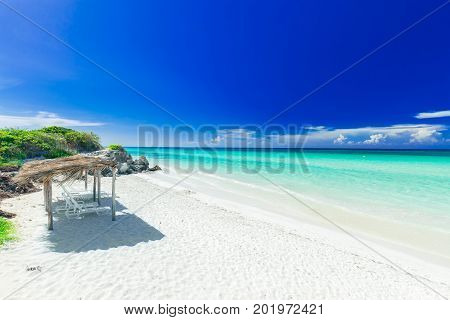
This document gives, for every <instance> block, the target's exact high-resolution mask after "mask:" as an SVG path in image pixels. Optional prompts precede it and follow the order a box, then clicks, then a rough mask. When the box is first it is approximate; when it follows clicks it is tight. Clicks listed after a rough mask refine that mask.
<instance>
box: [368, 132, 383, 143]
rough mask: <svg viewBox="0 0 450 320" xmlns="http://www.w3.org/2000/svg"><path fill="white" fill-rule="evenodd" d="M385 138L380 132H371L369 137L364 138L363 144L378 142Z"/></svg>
mask: <svg viewBox="0 0 450 320" xmlns="http://www.w3.org/2000/svg"><path fill="white" fill-rule="evenodd" d="M385 139H386V136H385V135H383V134H381V133H376V134H372V135H371V136H370V139H367V140H364V141H363V143H364V144H378V143H380V142H382V141H384V140H385Z"/></svg>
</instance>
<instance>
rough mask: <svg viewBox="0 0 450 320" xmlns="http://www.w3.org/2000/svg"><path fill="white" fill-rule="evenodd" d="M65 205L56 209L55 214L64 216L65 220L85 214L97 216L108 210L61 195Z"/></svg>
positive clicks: (68, 195) (67, 195) (95, 204)
mask: <svg viewBox="0 0 450 320" xmlns="http://www.w3.org/2000/svg"><path fill="white" fill-rule="evenodd" d="M62 195H63V198H64V201H65V204H64V205H63V206H60V207H59V208H57V209H56V212H57V213H62V214H64V215H65V216H66V217H67V218H74V217H75V218H80V217H81V216H82V215H83V214H85V213H92V212H95V213H97V214H99V213H100V212H101V211H106V210H110V209H111V208H110V207H99V206H98V204H97V203H95V202H85V201H83V200H79V199H75V198H74V197H72V195H71V194H68V193H66V192H63V193H62Z"/></svg>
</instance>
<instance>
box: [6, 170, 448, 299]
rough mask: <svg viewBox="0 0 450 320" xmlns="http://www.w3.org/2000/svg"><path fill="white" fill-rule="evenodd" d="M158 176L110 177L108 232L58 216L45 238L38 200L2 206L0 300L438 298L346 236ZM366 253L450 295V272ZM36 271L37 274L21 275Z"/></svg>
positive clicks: (96, 220)
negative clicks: (12, 231)
mask: <svg viewBox="0 0 450 320" xmlns="http://www.w3.org/2000/svg"><path fill="white" fill-rule="evenodd" d="M164 174H165V173H163V172H161V171H160V172H156V173H151V174H147V173H146V174H139V175H129V176H120V177H119V178H118V181H117V192H118V201H119V204H120V205H119V208H120V210H119V212H118V215H117V218H118V219H117V221H116V223H112V222H111V216H110V214H108V213H106V214H105V215H101V216H96V215H89V216H86V217H85V218H83V219H75V220H68V219H66V218H65V217H64V216H61V217H59V216H58V217H56V219H55V230H54V231H52V232H48V231H47V230H46V216H45V212H44V210H43V206H42V193H41V192H37V193H33V194H29V195H22V196H19V197H18V198H13V199H7V200H5V201H4V202H2V208H5V209H7V210H10V211H13V212H15V213H18V216H17V218H15V222H16V223H17V226H18V232H19V237H20V240H19V241H17V242H13V243H10V245H8V246H7V247H6V248H2V249H0V256H1V257H2V261H4V266H3V268H2V269H0V281H1V282H2V284H3V285H2V288H0V296H2V297H5V296H7V298H8V299H52V298H53V299H305V298H309V299H320V298H322V299H437V298H439V296H438V295H437V294H436V293H434V292H433V291H431V290H430V289H429V288H427V287H424V286H423V285H422V284H420V283H419V282H417V281H416V280H415V279H414V278H412V277H411V276H409V275H408V274H405V273H404V272H403V271H401V270H398V269H396V268H395V267H393V266H391V265H390V264H389V263H387V262H386V261H385V260H383V259H382V258H380V257H379V256H377V255H376V254H374V253H373V252H370V251H368V250H367V248H364V247H362V246H361V245H360V244H358V243H357V242H355V241H354V240H353V239H349V238H348V236H347V235H344V234H339V233H337V232H332V231H331V230H328V229H325V228H323V227H320V226H315V225H312V224H307V223H304V224H300V223H299V224H297V225H291V223H292V220H289V219H287V218H286V219H284V218H282V217H278V216H276V215H275V217H276V218H277V219H276V220H275V221H274V220H273V219H274V216H268V217H265V216H262V215H261V214H260V213H259V212H251V211H250V210H246V209H245V208H242V207H241V209H240V210H236V209H235V208H232V207H230V206H226V205H221V204H219V203H213V201H211V199H210V201H209V202H208V199H206V198H204V199H198V197H200V198H201V197H202V196H201V194H200V193H198V192H196V191H193V190H189V188H188V185H187V184H185V183H184V182H183V183H181V184H180V185H178V186H176V187H174V188H173V189H170V190H169V191H167V187H162V186H161V185H158V182H159V183H164V182H163V179H162V175H164ZM103 180H104V181H103V182H102V183H103V186H104V190H108V189H107V188H108V187H109V184H110V179H109V178H104V179H103ZM149 180H155V181H149ZM186 182H187V180H186ZM80 186H81V185H80ZM57 192H58V190H57V188H55V194H57ZM152 199H153V200H152ZM105 204H107V199H105ZM105 230H106V232H105ZM102 232H103V233H102ZM99 234H100V235H99ZM93 238H94V240H93V241H91V242H89V241H90V240H89V239H93ZM87 241H88V243H87V244H86V242H87ZM371 245H373V246H374V248H376V249H378V250H380V251H381V250H382V252H383V254H385V255H386V256H388V257H389V259H391V260H392V261H395V263H397V264H398V265H401V267H402V268H403V269H404V270H407V271H408V272H410V273H411V274H413V275H414V276H417V277H420V279H422V281H425V282H426V284H427V285H429V286H430V287H432V288H434V289H435V290H437V291H438V292H440V293H442V294H443V295H445V296H449V295H450V283H449V281H448V279H450V270H449V269H448V268H444V267H442V266H439V265H435V264H431V263H429V262H425V261H421V260H419V259H416V258H414V257H412V256H409V255H407V254H406V253H402V252H399V251H397V250H393V249H390V248H386V247H383V246H382V245H380V244H379V243H376V242H374V243H372V242H371ZM36 266H39V267H40V268H41V270H42V272H41V271H27V268H28V267H36ZM24 284H25V287H23V288H22V286H23V285H24ZM18 288H19V290H17V289H18ZM14 290H16V291H14ZM11 292H14V294H12V295H10V293H11Z"/></svg>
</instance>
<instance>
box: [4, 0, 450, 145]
mask: <svg viewBox="0 0 450 320" xmlns="http://www.w3.org/2000/svg"><path fill="white" fill-rule="evenodd" d="M1 1H2V2H5V3H7V4H9V5H10V6H12V7H13V8H14V9H16V10H17V11H19V12H20V13H21V14H23V15H25V16H26V17H28V18H29V19H31V20H32V21H34V22H35V23H37V24H39V25H41V26H42V27H44V28H45V29H46V30H48V31H49V32H51V33H53V34H54V35H55V36H57V37H58V38H60V39H61V40H63V41H65V42H66V43H67V44H69V45H70V46H72V47H73V48H75V49H76V50H78V51H79V52H81V53H83V54H84V55H85V56H86V57H88V58H89V59H91V61H94V62H95V63H97V64H99V65H101V66H102V67H103V68H104V69H105V70H108V71H109V72H110V73H112V74H114V75H115V76H116V77H117V78H116V79H115V78H113V77H111V75H108V74H107V73H106V72H105V71H104V70H101V69H100V68H99V67H97V66H95V65H94V64H92V63H90V62H88V61H87V60H86V59H85V58H83V57H82V56H80V55H79V54H77V53H76V52H74V51H73V50H71V49H69V48H67V47H66V46H64V45H62V44H61V43H60V42H58V41H57V40H55V39H54V38H52V37H51V36H49V35H48V34H46V33H45V32H43V31H42V30H40V29H39V28H38V27H36V26H35V25H33V24H32V23H30V22H29V21H27V20H26V19H25V18H24V17H22V16H20V15H19V14H17V13H15V12H13V11H12V10H11V9H9V8H7V7H5V6H4V5H3V4H1V3H0V21H1V24H0V126H10V127H11V126H12V127H38V126H43V125H49V124H60V125H65V126H71V127H76V128H79V129H82V130H92V131H94V132H96V133H98V134H100V136H101V137H102V141H103V142H104V143H105V144H108V143H112V142H116V143H122V144H125V145H136V144H137V127H138V126H139V125H143V124H152V125H155V126H163V125H170V126H176V125H178V124H180V121H179V119H181V120H182V121H183V122H184V123H185V124H186V123H187V124H189V125H192V126H194V127H195V128H198V127H200V126H202V125H215V126H220V125H224V124H225V125H232V126H233V125H234V126H235V127H236V129H235V130H233V129H227V130H220V131H219V132H217V134H216V136H215V137H213V138H212V141H211V143H212V144H213V145H217V146H222V145H223V143H224V142H225V141H227V140H239V141H242V140H243V139H247V140H248V141H249V143H252V140H255V139H260V138H265V137H261V136H260V135H259V134H258V133H256V132H253V131H252V130H249V129H244V128H243V127H242V126H245V125H249V124H251V125H256V126H258V125H263V124H267V123H266V122H267V121H268V120H270V119H271V118H273V117H274V116H275V115H277V114H278V113H279V112H280V111H282V110H283V109H285V108H286V107H287V106H289V105H291V104H292V103H294V102H296V101H298V100H299V99H301V98H302V97H304V96H305V95H307V94H308V93H310V92H311V91H313V90H314V89H316V88H318V87H320V86H321V85H322V84H324V83H326V81H327V80H329V79H330V78H332V77H333V76H335V75H336V74H338V73H339V72H341V71H343V70H345V69H346V68H347V67H348V66H350V65H352V64H353V63H354V62H355V61H358V60H359V59H360V58H362V57H364V56H365V55H367V54H368V53H370V52H371V51H373V50H374V49H375V48H377V47H378V46H380V45H382V44H384V43H386V41H388V40H389V39H391V38H392V37H395V36H396V35H397V34H399V33H400V32H402V30H405V29H406V28H407V27H409V26H411V25H412V24H414V23H415V22H417V21H418V20H419V19H421V18H423V17H424V16H425V15H427V14H428V13H430V12H431V11H433V10H434V9H436V8H437V7H439V6H440V5H442V4H443V3H444V2H445V1H442V0H441V1H435V0H428V1H397V0H393V1H392V0H391V1H345V2H341V1H300V0H293V1H288V0H284V1H243V0H241V1H234V0H230V1H174V0H168V1H128V2H126V1H113V2H112V1H95V2H94V1H49V0H45V1H39V2H36V1H13V0H1ZM449 30H450V5H447V6H445V7H443V8H441V9H440V10H438V11H437V12H435V13H434V14H432V15H431V16H429V17H428V18H426V19H424V20H423V21H422V22H420V23H418V24H417V25H416V26H414V27H413V28H411V29H410V30H408V31H407V32H405V33H404V34H402V35H400V36H399V37H398V38H396V39H394V40H393V41H392V42H390V43H389V44H387V45H386V46H385V47H383V48H381V49H380V50H378V51H376V52H375V53H374V54H372V55H370V56H369V57H367V59H365V60H364V61H362V62H361V63H359V64H358V65H356V66H354V67H353V68H351V69H350V70H348V71H347V72H345V73H343V74H342V75H341V76H340V77H338V78H337V79H335V80H334V81H332V82H330V83H329V84H328V85H326V86H324V87H323V88H321V89H320V90H318V91H317V92H315V93H314V94H313V95H311V96H309V97H308V98H307V99H305V100H303V101H301V102H300V103H299V104H297V105H295V106H294V107H292V108H291V109H290V110H288V111H287V112H285V113H283V114H282V115H281V116H279V117H278V118H276V119H273V120H272V121H270V122H269V123H273V124H277V125H281V126H284V127H288V126H289V125H295V126H298V127H301V126H302V125H308V126H310V129H309V131H308V133H309V138H308V139H307V144H306V146H309V147H377V148H383V147H386V148H397V147H402V148H403V147H404V148H416V147H417V148H423V147H436V148H449V147H450V133H449V131H448V127H449V126H450V111H449V110H450V90H449V88H450V59H449V57H450V41H448V31H449ZM118 79H120V80H122V81H124V82H126V83H127V84H129V85H130V86H132V87H133V88H134V89H136V90H137V91H139V92H140V93H142V94H143V95H145V96H146V97H147V98H148V99H150V100H152V101H154V102H156V103H157V104H158V105H159V106H161V107H162V108H164V109H165V110H167V111H169V113H170V114H172V115H175V117H173V116H172V115H170V114H169V113H167V112H165V111H163V110H161V109H160V108H158V107H156V106H155V105H154V103H152V102H150V101H149V100H148V99H146V98H144V97H142V96H141V95H139V94H136V92H134V91H133V90H130V88H129V87H127V86H125V85H124V84H123V83H121V82H120V81H118ZM299 137H300V138H301V137H302V134H301V133H300V132H292V131H289V132H285V133H284V134H283V138H285V140H295V139H297V138H299Z"/></svg>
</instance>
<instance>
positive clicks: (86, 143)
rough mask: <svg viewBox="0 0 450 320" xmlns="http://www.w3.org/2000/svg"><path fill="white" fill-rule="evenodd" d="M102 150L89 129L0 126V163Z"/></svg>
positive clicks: (1, 164) (4, 164)
mask: <svg viewBox="0 0 450 320" xmlns="http://www.w3.org/2000/svg"><path fill="white" fill-rule="evenodd" d="M99 149H101V144H100V139H99V137H98V136H97V135H96V134H94V133H92V132H89V133H88V132H81V131H75V130H73V129H68V128H63V127H57V126H51V127H46V128H42V129H36V130H26V129H9V128H7V129H0V166H1V167H5V166H19V165H21V164H22V162H23V160H25V159H29V158H45V159H53V158H58V157H63V156H70V155H74V154H77V153H80V152H91V151H95V150H99Z"/></svg>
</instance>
